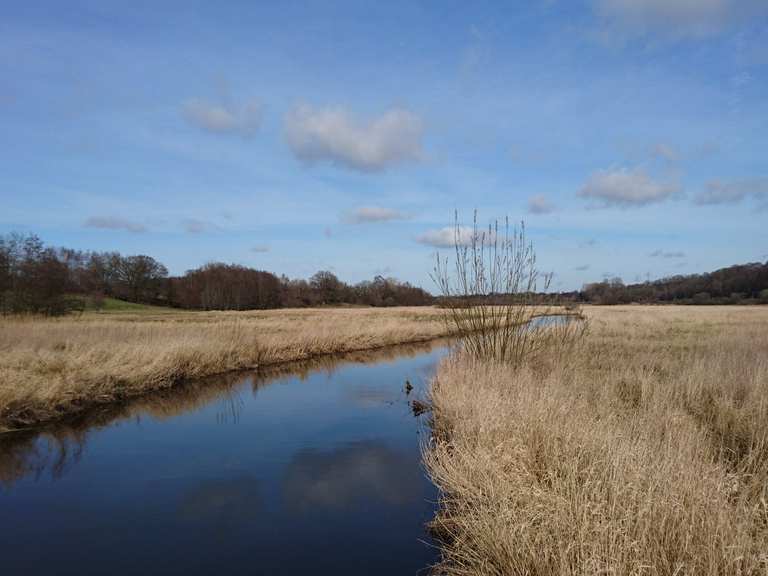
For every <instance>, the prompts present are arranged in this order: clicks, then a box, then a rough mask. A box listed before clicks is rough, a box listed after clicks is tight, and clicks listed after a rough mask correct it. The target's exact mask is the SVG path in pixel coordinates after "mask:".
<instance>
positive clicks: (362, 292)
mask: <svg viewBox="0 0 768 576" xmlns="http://www.w3.org/2000/svg"><path fill="white" fill-rule="evenodd" d="M105 297H111V298H118V299H120V300H125V301H129V302H136V303H141V304H155V305H162V306H171V307H176V308H183V309H194V310H255V309H268V308H282V307H307V306H321V305H341V304H356V305H368V306H422V305H429V304H432V303H433V300H434V298H433V297H432V295H431V294H429V293H428V292H426V291H425V290H423V289H421V288H418V287H416V286H412V285H411V284H409V283H407V282H401V281H398V280H396V279H394V278H385V277H383V276H376V277H375V278H374V279H373V280H372V281H365V282H360V283H358V284H354V285H350V284H347V283H345V282H343V281H341V280H340V279H339V278H337V277H336V275H335V274H333V273H332V272H330V271H327V270H322V271H319V272H317V273H316V274H314V275H313V276H312V277H311V278H309V279H308V280H303V279H290V278H288V277H286V276H279V277H278V276H277V275H275V274H273V273H271V272H267V271H264V270H255V269H253V268H249V267H247V266H241V265H238V264H225V263H221V262H213V263H208V264H205V265H204V266H201V267H200V268H196V269H194V270H189V271H187V272H186V273H185V274H184V275H182V276H171V275H169V273H168V269H167V268H166V267H165V266H164V265H163V264H161V263H160V262H158V261H157V260H155V259H154V258H152V257H151V256H146V255H133V256H123V255H122V254H120V253H118V252H90V251H79V250H71V249H68V248H53V247H50V246H45V245H44V243H43V242H42V241H41V240H40V238H38V237H37V236H35V235H34V234H30V235H22V234H17V233H13V234H9V235H6V236H0V312H2V313H3V314H15V313H37V314H48V315H58V314H65V313H68V312H71V311H73V310H82V309H83V308H84V306H85V304H86V302H90V303H95V305H96V306H98V305H99V303H100V302H102V301H103V299H104V298H105Z"/></svg>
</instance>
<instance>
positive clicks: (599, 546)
mask: <svg viewBox="0 0 768 576" xmlns="http://www.w3.org/2000/svg"><path fill="white" fill-rule="evenodd" d="M584 312H585V314H586V315H587V317H588V318H589V321H590V328H589V332H588V334H587V336H586V337H585V338H583V339H581V341H580V342H579V343H578V344H577V345H576V347H575V348H573V349H571V350H565V351H558V350H557V349H552V350H551V351H550V353H549V354H546V355H543V356H539V357H537V358H536V359H535V360H532V361H530V362H528V363H527V364H525V365H523V366H522V367H521V368H519V369H512V368H510V367H509V366H506V365H502V364H495V363H493V362H487V361H478V360H473V359H472V358H469V357H468V356H466V355H461V354H458V355H454V356H452V357H451V358H449V359H447V360H446V361H444V363H443V364H442V365H441V366H440V367H439V369H438V372H437V374H436V376H435V379H434V382H433V387H432V402H433V415H432V418H433V426H434V437H433V440H432V442H431V443H430V445H429V446H425V458H426V462H427V466H428V469H429V472H430V474H431V476H432V477H433V479H434V481H435V483H436V484H437V485H438V486H439V488H440V490H441V493H442V499H441V511H440V513H439V515H438V517H437V518H436V519H435V521H434V523H433V528H434V531H435V533H436V534H437V535H438V537H439V538H440V540H441V542H442V544H443V546H444V561H443V563H442V564H441V565H440V566H438V567H437V569H436V571H437V573H440V574H446V575H469V574H472V575H478V576H486V575H488V576H490V575H513V574H514V575H542V576H544V575H547V576H549V575H576V574H579V575H582V574H583V575H587V574H590V575H591V574H615V575H638V576H639V575H654V576H655V575H670V576H672V575H684V574H685V575H693V574H696V575H699V574H701V575H715V574H717V575H747V574H755V575H757V574H760V575H765V574H768V307H757V306H751V307H746V306H743V307H737V306H728V307H726V306H723V307H690V306H688V307H675V306H617V307H587V308H585V310H584Z"/></svg>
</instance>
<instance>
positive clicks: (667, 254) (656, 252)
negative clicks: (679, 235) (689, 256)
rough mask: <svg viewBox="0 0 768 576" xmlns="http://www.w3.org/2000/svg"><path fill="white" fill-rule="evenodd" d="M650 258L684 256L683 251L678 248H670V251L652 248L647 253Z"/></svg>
mask: <svg viewBox="0 0 768 576" xmlns="http://www.w3.org/2000/svg"><path fill="white" fill-rule="evenodd" d="M648 256H650V257H651V258H685V252H681V251H679V250H672V251H664V250H654V251H653V252H651V253H650V254H648Z"/></svg>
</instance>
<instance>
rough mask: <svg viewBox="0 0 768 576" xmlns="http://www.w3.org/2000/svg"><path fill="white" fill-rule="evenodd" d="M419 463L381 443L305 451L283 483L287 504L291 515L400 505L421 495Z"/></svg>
mask: <svg viewBox="0 0 768 576" xmlns="http://www.w3.org/2000/svg"><path fill="white" fill-rule="evenodd" d="M419 481H420V470H419V459H418V457H417V456H416V455H414V454H408V453H404V452H399V451H397V450H393V449H392V448H390V447H388V446H387V445H386V444H384V443H383V442H375V441H369V442H358V443H354V444H351V445H349V446H344V447H341V448H338V449H336V450H332V451H329V452H323V451H318V450H304V451H301V452H299V453H298V454H296V456H295V457H294V459H293V461H292V462H291V463H290V464H289V465H288V467H287V468H286V472H285V477H284V479H283V496H284V498H285V500H286V505H287V506H288V507H289V508H290V509H291V510H293V511H294V512H306V511H308V510H312V509H315V508H317V507H320V508H341V509H343V508H352V507H356V506H360V505H361V504H366V505H368V506H370V505H376V504H387V505H390V506H403V505H407V504H409V503H413V502H414V501H416V500H418V499H419V498H421V497H422V494H421V493H419V492H417V491H415V490H414V487H417V486H418V485H419Z"/></svg>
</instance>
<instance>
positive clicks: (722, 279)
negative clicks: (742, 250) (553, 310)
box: [562, 262, 768, 304]
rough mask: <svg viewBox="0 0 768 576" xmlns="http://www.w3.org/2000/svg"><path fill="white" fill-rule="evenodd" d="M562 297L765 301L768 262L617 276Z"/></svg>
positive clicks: (682, 301) (597, 301) (612, 300)
mask: <svg viewBox="0 0 768 576" xmlns="http://www.w3.org/2000/svg"><path fill="white" fill-rule="evenodd" d="M562 296H563V297H564V299H571V300H576V301H580V302H590V303H594V304H628V303H632V302H639V303H659V304H672V303H674V304H768V262H766V263H765V264H763V263H760V262H753V263H749V264H739V265H736V266H729V267H727V268H721V269H719V270H715V271H714V272H709V273H706V274H688V275H677V276H671V277H668V278H662V279H660V280H655V281H649V282H640V283H635V284H624V283H623V282H622V281H621V279H620V278H613V279H611V280H605V281H603V282H595V283H592V284H587V285H585V286H584V288H583V289H582V290H581V291H580V292H573V293H569V294H563V295H562Z"/></svg>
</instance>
